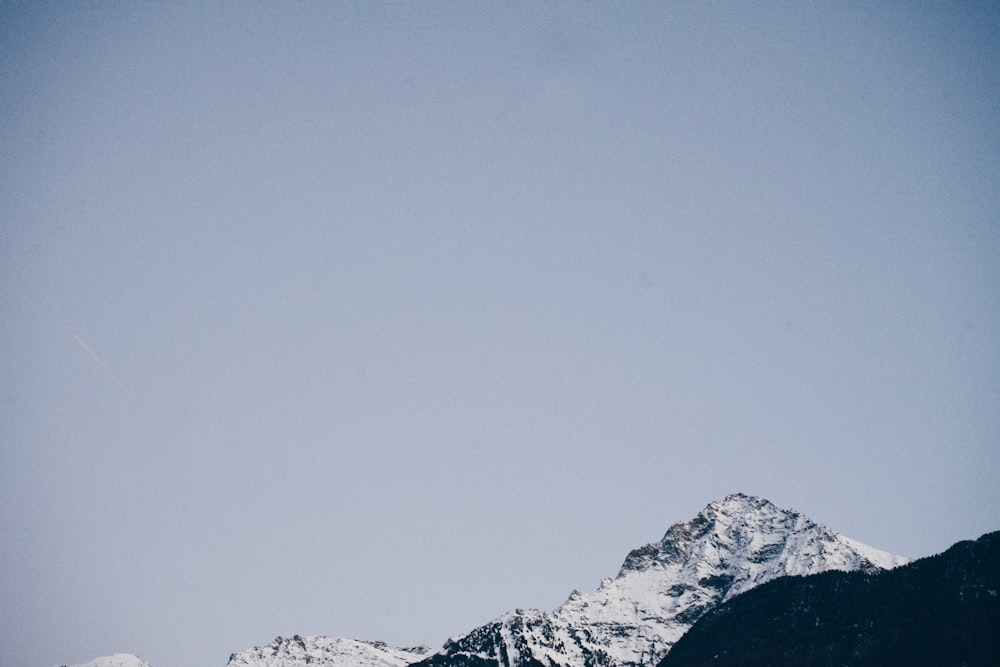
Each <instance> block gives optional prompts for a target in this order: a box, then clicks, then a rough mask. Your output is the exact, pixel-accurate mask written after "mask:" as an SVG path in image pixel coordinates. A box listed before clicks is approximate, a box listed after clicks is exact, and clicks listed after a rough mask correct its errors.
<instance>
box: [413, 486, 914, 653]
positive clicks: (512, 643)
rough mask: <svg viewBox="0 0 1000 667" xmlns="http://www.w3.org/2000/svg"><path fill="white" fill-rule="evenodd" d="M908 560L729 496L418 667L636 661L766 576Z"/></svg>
mask: <svg viewBox="0 0 1000 667" xmlns="http://www.w3.org/2000/svg"><path fill="white" fill-rule="evenodd" d="M904 562H906V559H905V558H901V557H899V556H893V555H891V554H888V553H886V552H883V551H879V550H877V549H873V548H871V547H868V546H866V545H863V544H861V543H859V542H855V541H853V540H850V539H848V538H845V537H843V536H841V535H838V534H837V533H834V532H833V531H831V530H830V529H828V528H827V527H825V526H823V525H822V524H818V523H816V522H814V521H812V520H810V519H808V518H807V517H805V516H803V515H801V514H799V513H798V512H794V511H789V510H784V509H781V508H779V507H777V506H775V505H774V504H772V503H771V502H769V501H767V500H764V499H762V498H755V497H751V496H746V495H743V494H733V495H730V496H727V497H726V498H725V499H723V500H721V501H718V502H714V503H712V504H710V505H708V506H707V507H706V508H705V509H704V510H703V511H702V512H701V513H700V514H698V516H696V517H695V518H694V519H692V520H691V521H689V522H687V523H677V524H675V525H673V526H671V527H670V529H669V530H668V531H667V533H666V535H664V537H663V539H662V540H660V541H659V542H655V543H653V544H648V545H646V546H644V547H640V548H639V549H636V550H634V551H632V552H631V553H630V554H629V555H628V556H627V557H626V559H625V562H624V564H623V565H622V568H621V570H620V571H619V573H618V575H617V576H616V577H615V578H614V579H605V580H604V581H603V582H602V583H601V585H600V587H599V588H598V589H597V591H596V592H594V593H590V594H586V595H583V594H580V593H578V592H574V593H573V594H572V595H571V596H570V598H569V599H568V600H567V601H566V602H565V603H564V604H563V605H562V606H561V607H559V608H558V609H556V610H555V611H554V612H551V613H546V612H541V611H538V610H535V609H531V610H516V611H512V612H508V613H507V614H504V615H503V616H501V617H500V618H498V619H496V620H494V621H492V622H491V623H488V624H486V625H484V626H482V627H479V628H476V629H475V630H473V631H472V632H469V633H468V634H465V635H463V636H460V637H458V638H456V639H452V640H450V641H449V642H448V643H447V644H445V646H444V648H443V649H442V651H440V652H439V653H437V654H435V655H433V656H431V657H429V658H428V659H427V660H426V661H425V663H424V664H422V665H421V667H445V666H447V667H491V666H497V665H498V666H500V667H523V666H529V667H533V666H534V665H545V666H554V665H560V666H566V667H570V666H572V667H595V666H602V667H639V666H640V665H650V664H655V663H656V662H658V661H659V660H660V659H661V658H662V657H663V656H664V655H665V654H666V653H667V652H668V651H669V650H670V647H671V646H673V644H674V643H675V642H676V641H677V640H678V639H679V638H680V637H681V635H683V634H684V632H686V631H687V629H688V628H689V627H691V625H692V624H693V623H694V622H695V621H696V620H698V618H699V617H700V616H701V615H702V614H704V613H705V612H706V611H708V610H709V609H712V608H714V607H715V606H717V605H718V604H720V603H722V602H724V601H725V600H728V599H729V598H731V597H733V596H735V595H737V594H739V593H741V592H743V591H745V590H748V589H750V588H753V587H754V586H757V585H758V584H761V583H763V582H765V581H770V580H772V579H775V578H778V577H782V576H786V575H803V574H813V573H818V572H823V571H827V570H843V571H851V570H865V571H877V570H880V569H885V568H892V567H895V566H896V565H900V564H902V563H904Z"/></svg>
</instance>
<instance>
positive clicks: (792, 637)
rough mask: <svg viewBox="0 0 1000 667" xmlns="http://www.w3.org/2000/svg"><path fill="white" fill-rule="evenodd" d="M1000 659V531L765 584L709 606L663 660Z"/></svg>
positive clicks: (884, 662) (666, 664)
mask: <svg viewBox="0 0 1000 667" xmlns="http://www.w3.org/2000/svg"><path fill="white" fill-rule="evenodd" d="M695 665H713V666H723V665H725V666H727V667H729V666H733V667H735V666H742V665H747V666H750V665H753V666H755V667H757V666H765V665H774V666H776V667H777V666H778V665H781V666H785V665H797V666H799V667H810V666H813V665H815V666H823V667H826V666H838V667H839V666H841V665H852V666H859V667H860V666H867V665H871V666H875V665H878V666H879V667H886V666H890V665H907V666H909V667H912V666H914V665H934V666H935V667H946V666H949V665H955V666H956V667H958V666H960V665H961V666H965V667H996V666H997V665H1000V532H995V533H989V534H987V535H984V536H983V537H981V538H979V539H978V540H976V541H966V542H959V543H958V544H955V545H954V546H953V547H951V548H950V549H948V550H947V551H945V552H944V553H942V554H939V555H937V556H931V557H929V558H923V559H921V560H918V561H915V562H913V563H910V564H909V565H906V566H903V567H899V568H896V569H894V570H889V571H883V572H875V573H865V572H824V573H822V574H816V575H812V576H807V577H786V578H783V579H777V580H775V581H771V582H769V583H766V584H763V585H761V586H759V587H757V588H755V589H753V590H751V591H748V592H747V593H744V594H743V595H740V596H737V597H735V598H733V599H732V600H730V601H729V602H727V603H725V604H723V605H721V606H719V607H717V608H716V609H714V610H712V611H710V612H708V613H707V614H705V615H704V616H703V617H702V618H701V619H700V620H699V621H698V622H697V623H696V624H695V625H694V626H693V627H692V628H691V629H690V630H689V631H688V632H687V634H685V635H684V636H683V637H682V638H681V639H680V640H679V641H678V642H677V643H676V644H675V645H674V647H673V648H672V649H671V651H670V653H669V654H667V656H666V658H664V660H663V661H662V662H660V664H659V667H693V666H695Z"/></svg>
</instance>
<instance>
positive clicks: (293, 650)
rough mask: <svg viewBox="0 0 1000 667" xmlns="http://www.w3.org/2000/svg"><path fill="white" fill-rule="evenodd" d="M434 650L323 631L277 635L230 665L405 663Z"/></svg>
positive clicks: (372, 666)
mask: <svg viewBox="0 0 1000 667" xmlns="http://www.w3.org/2000/svg"><path fill="white" fill-rule="evenodd" d="M430 653H431V649H429V648H427V647H426V646H419V647H415V648H393V647H391V646H388V645H386V644H383V643H382V642H369V641H360V640H357V639H345V638H342V637H338V638H332V637H326V636H323V635H315V636H309V637H301V636H299V635H295V636H294V637H292V638H291V639H285V638H282V637H276V638H275V640H274V641H272V642H271V643H270V644H268V645H267V646H257V647H254V648H252V649H249V650H246V651H242V652H240V653H234V654H232V655H231V656H229V662H228V663H227V664H228V667H298V666H300V665H315V666H322V667H404V665H408V664H410V663H412V662H416V661H418V660H420V659H422V658H424V657H426V656H427V655H429V654H430Z"/></svg>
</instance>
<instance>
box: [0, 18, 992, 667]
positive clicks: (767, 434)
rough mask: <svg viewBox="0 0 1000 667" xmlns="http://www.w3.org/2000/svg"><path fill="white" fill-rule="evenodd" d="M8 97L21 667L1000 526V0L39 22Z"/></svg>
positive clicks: (194, 656)
mask: <svg viewBox="0 0 1000 667" xmlns="http://www.w3.org/2000/svg"><path fill="white" fill-rule="evenodd" d="M0 91H2V93H0V119H2V122H0V313H2V325H0V364H2V366H0V667H8V666H9V667H51V666H52V665H59V664H64V663H74V662H85V661H87V660H89V659H91V658H93V657H95V656H98V655H108V654H112V653H120V652H131V653H136V654H138V655H140V656H141V657H142V658H143V659H144V660H146V661H147V662H149V663H150V664H151V665H152V667H223V666H224V665H225V662H226V660H227V658H228V656H229V654H230V653H231V652H233V651H240V650H243V649H246V648H248V647H251V646H254V645H261V644H266V643H268V642H270V641H271V639H273V638H274V637H275V636H276V635H283V636H291V635H293V634H295V633H299V634H303V635H307V634H327V635H332V636H345V637H355V638H361V639H372V640H382V641H385V642H388V643H389V644H391V645H395V646H409V645H414V644H428V645H431V646H440V645H441V644H442V643H443V642H444V641H445V640H446V639H447V638H448V637H449V636H450V635H454V634H458V633H461V632H464V631H466V630H469V629H471V628H473V627H475V626H476V625H478V624H481V623H483V622H485V621H487V620H489V619H491V618H493V617H495V616H497V615H498V614H500V613H502V612H504V611H506V610H508V609H512V608H515V607H538V608H541V609H552V608H554V607H556V606H558V605H559V604H561V603H562V602H563V601H564V600H565V599H566V597H567V596H568V595H569V593H570V591H572V590H573V589H580V590H581V591H592V590H594V589H596V587H597V585H598V583H599V580H600V579H601V578H602V577H605V576H613V575H614V574H615V573H616V572H617V570H618V568H619V566H620V565H621V563H622V560H623V559H624V557H625V555H626V554H627V553H628V551H629V550H630V549H632V548H634V547H637V546H640V545H642V544H645V543H648V542H651V541H654V540H657V539H659V538H660V537H661V536H662V535H663V533H664V532H665V531H666V529H667V528H668V526H669V525H670V524H671V523H673V522H675V521H680V520H687V519H689V518H691V517H692V516H694V515H695V514H696V513H697V512H698V511H699V510H700V509H701V508H702V507H704V506H705V505H706V504H707V503H708V502H710V501H712V500H716V499H719V498H722V497H723V496H725V495H726V494H727V493H730V492H733V491H746V492H748V493H754V494H758V495H761V496H764V497H766V498H769V499H770V500H772V501H774V502H775V503H777V504H779V505H781V506H782V507H788V508H794V509H796V510H799V511H801V512H803V513H805V514H807V515H808V516H810V517H812V518H813V519H815V520H817V521H820V522H823V523H825V524H827V525H828V526H829V527H830V528H832V529H833V530H836V531H838V532H840V533H843V534H845V535H847V536H849V537H852V538H855V539H858V540H860V541H862V542H865V543H867V544H870V545H872V546H874V547H877V548H879V549H884V550H886V551H889V552H893V553H900V554H905V555H909V556H922V555H928V554H931V553H935V552H939V551H942V550H944V549H945V548H947V547H948V546H949V545H950V544H952V543H953V542H955V541H957V540H961V539H968V538H974V537H978V536H979V535H981V534H983V533H985V532H987V531H991V530H996V529H998V528H1000V492H998V490H997V489H998V484H997V480H998V479H1000V187H998V184H1000V5H998V4H997V3H985V2H984V3H977V2H964V3H936V2H908V3H875V4H853V3H777V2H775V3H753V4H747V3H740V2H701V3H676V2H672V3H667V2H648V3H495V4H494V3H437V2H434V3H413V4H400V3H385V4H382V3H376V2H364V3H313V2H303V3H293V4H286V3H202V2H173V3H93V2H78V3H48V2H30V3H29V2H7V3H3V4H2V5H0Z"/></svg>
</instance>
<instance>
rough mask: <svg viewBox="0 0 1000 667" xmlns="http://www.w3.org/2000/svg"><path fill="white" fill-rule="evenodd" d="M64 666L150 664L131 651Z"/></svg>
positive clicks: (145, 666) (143, 666)
mask: <svg viewBox="0 0 1000 667" xmlns="http://www.w3.org/2000/svg"><path fill="white" fill-rule="evenodd" d="M63 667H149V664H148V663H146V662H143V661H142V660H140V659H139V656H137V655H132V654H131V653H115V654H114V655H107V656H103V657H101V658H94V659H93V660H91V661H90V662H85V663H83V664H82V665H68V666H66V665H64V666H63Z"/></svg>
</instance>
